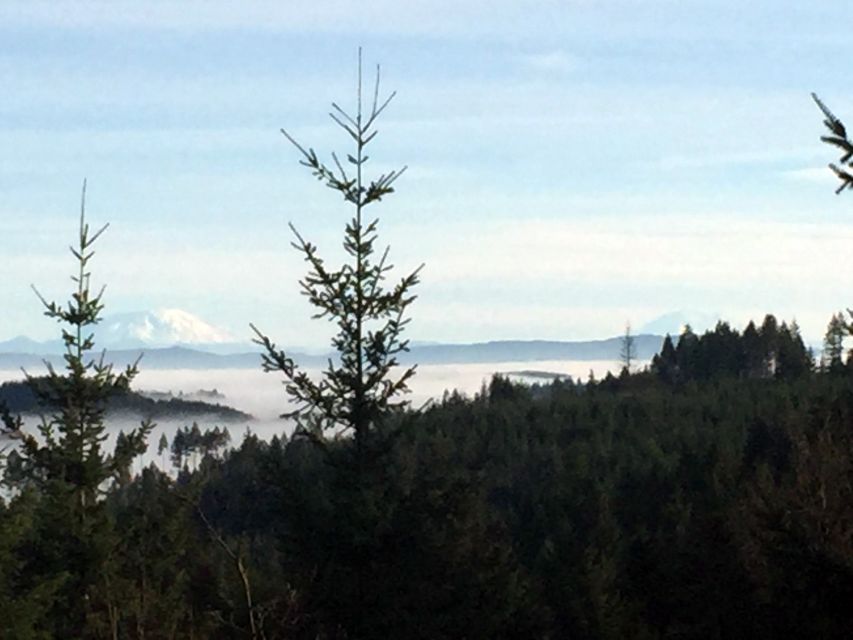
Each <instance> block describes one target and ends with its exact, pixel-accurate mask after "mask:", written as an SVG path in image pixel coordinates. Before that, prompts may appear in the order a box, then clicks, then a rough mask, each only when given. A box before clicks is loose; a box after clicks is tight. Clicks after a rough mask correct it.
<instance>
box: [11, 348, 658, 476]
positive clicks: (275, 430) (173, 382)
mask: <svg viewBox="0 0 853 640" xmlns="http://www.w3.org/2000/svg"><path fill="white" fill-rule="evenodd" d="M641 364H642V363H641ZM617 368H618V367H617V365H616V363H614V362H613V361H611V360H593V361H577V360H554V361H536V362H504V363H489V364H451V365H423V366H420V367H418V371H417V374H416V375H415V377H414V378H413V379H412V382H411V385H410V386H411V389H412V393H411V394H409V396H408V399H409V400H410V401H411V403H412V406H413V407H415V408H417V407H420V406H422V405H423V404H424V403H425V402H427V401H428V400H429V399H431V398H435V399H440V398H441V396H442V395H443V394H444V392H445V391H452V390H454V389H456V390H458V391H460V392H461V393H464V394H466V395H469V396H470V395H473V394H475V393H476V392H477V391H479V390H480V388H481V387H482V385H483V383H484V382H488V380H489V379H490V378H491V376H492V375H493V374H495V373H503V374H508V375H511V376H512V377H513V378H514V379H524V380H526V381H529V382H531V383H533V382H545V383H547V382H548V377H547V376H545V375H542V376H539V375H537V372H542V373H543V374H560V375H565V376H571V377H572V378H574V379H576V380H586V379H587V378H588V377H589V373H590V371H592V372H593V373H594V374H595V376H596V377H597V378H601V377H603V376H605V375H606V374H607V372H608V371H614V372H615V371H616V370H617ZM519 372H524V375H523V376H517V375H516V374H518V373H519ZM531 372H532V373H533V375H531ZM30 373H31V374H32V375H39V374H41V373H42V371H30ZM311 373H318V372H317V371H312V372H311ZM19 379H21V372H20V371H0V383H2V382H6V381H8V380H19ZM282 380H283V378H282V376H281V375H275V374H272V373H264V372H263V371H261V370H260V369H258V370H257V371H253V370H245V369H160V370H157V369H150V370H145V369H143V370H142V371H141V372H140V373H139V376H138V377H137V378H136V380H135V381H134V384H133V388H134V389H135V390H137V391H141V392H143V393H144V392H172V393H173V394H175V395H177V394H178V393H179V392H182V393H184V394H192V393H194V392H197V391H198V390H199V389H209V390H212V389H216V390H217V391H218V392H219V393H220V394H222V395H223V396H224V398H217V400H216V401H217V402H219V403H221V404H225V405H228V406H230V407H234V408H235V409H240V410H242V411H245V412H247V413H249V414H251V415H252V416H254V420H252V421H250V422H247V423H245V424H242V423H239V424H238V423H231V424H228V425H223V424H222V423H221V422H219V423H217V422H216V421H215V420H214V419H212V418H211V417H210V416H207V417H205V416H197V417H196V418H194V420H195V421H196V422H198V424H199V427H200V428H201V429H202V430H204V429H206V428H212V427H214V426H215V425H219V426H227V427H228V430H229V432H230V433H231V437H232V444H239V442H240V440H241V439H242V437H243V434H244V433H245V431H246V429H251V431H252V432H253V433H256V434H257V435H258V436H260V437H262V438H264V439H269V438H271V437H272V436H273V435H276V434H281V433H282V432H284V433H289V432H290V431H291V430H292V424H290V423H288V421H285V420H282V419H281V418H279V417H278V416H279V415H280V414H282V413H284V412H285V411H287V409H288V405H287V396H286V393H285V390H284V385H283V384H282ZM191 422H192V420H189V421H188V420H186V419H180V420H165V421H164V420H161V421H158V424H157V426H156V428H155V429H154V432H153V433H152V435H151V438H150V440H149V444H150V450H149V453H148V455H147V456H146V457H145V458H146V459H145V462H146V463H147V462H148V461H150V460H157V461H158V462H159V461H160V459H161V458H160V456H158V455H157V451H156V450H157V443H158V441H159V440H160V436H161V435H162V434H164V433H165V434H166V437H167V438H168V439H169V441H170V442H171V440H172V437H173V436H174V433H175V431H177V430H178V429H179V428H181V427H183V426H186V425H187V424H188V423H190V424H191ZM37 424H38V418H36V417H34V416H26V417H25V425H26V428H27V429H30V428H32V429H34V428H35V426H36V425H37ZM137 424H138V421H137V420H134V419H129V418H128V419H119V418H115V417H112V418H110V420H109V431H110V434H111V439H113V438H114V437H115V435H116V434H117V433H118V432H119V431H120V430H125V431H127V430H129V429H132V428H133V427H134V426H136V425H137Z"/></svg>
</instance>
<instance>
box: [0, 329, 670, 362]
mask: <svg viewBox="0 0 853 640" xmlns="http://www.w3.org/2000/svg"><path fill="white" fill-rule="evenodd" d="M662 343H663V336H656V335H637V336H634V347H635V350H636V358H637V359H638V360H648V359H650V358H651V357H652V356H654V355H655V354H656V353H658V352H659V351H660V348H661V345H662ZM16 344H17V343H16ZM621 346H622V338H621V337H618V338H608V339H606V340H588V341H554V340H500V341H492V342H482V343H474V344H420V345H417V346H413V347H412V348H411V351H409V352H408V353H403V354H401V356H400V362H401V363H402V364H415V363H418V364H485V363H497V362H535V361H544V360H579V361H591V360H612V361H614V362H616V361H618V360H619V352H620V349H621ZM59 353H60V352H59V351H56V352H54V353H52V354H49V355H40V354H33V353H22V352H5V353H4V343H0V369H19V368H20V367H24V368H27V369H36V368H39V367H41V366H42V364H43V360H47V361H48V362H50V363H51V364H53V365H54V366H56V367H61V366H62V365H63V360H62V356H61V355H59ZM288 355H289V356H291V357H292V358H293V359H294V360H295V361H296V362H298V363H299V364H301V365H302V366H305V367H321V366H323V365H325V364H326V362H327V361H328V359H329V358H330V357H332V358H334V354H331V353H330V354H327V355H308V354H304V353H300V352H298V351H292V352H288ZM140 356H142V362H141V365H140V366H142V367H143V368H147V369H258V368H260V363H261V358H260V354H259V353H257V352H248V351H246V352H243V353H231V354H218V353H211V352H209V351H206V350H201V349H191V348H187V347H169V348H165V349H156V348H149V349H118V350H109V349H108V350H107V352H106V360H107V361H108V362H112V363H113V364H114V365H115V366H119V367H123V366H126V365H128V364H131V363H133V362H135V361H136V359H137V358H139V357H140Z"/></svg>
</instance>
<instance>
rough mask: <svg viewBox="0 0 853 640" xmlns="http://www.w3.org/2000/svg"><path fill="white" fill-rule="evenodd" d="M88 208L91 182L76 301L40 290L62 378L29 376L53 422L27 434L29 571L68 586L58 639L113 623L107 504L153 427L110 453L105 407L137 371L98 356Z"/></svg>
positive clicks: (58, 610) (60, 602) (98, 303)
mask: <svg viewBox="0 0 853 640" xmlns="http://www.w3.org/2000/svg"><path fill="white" fill-rule="evenodd" d="M85 203H86V184H85V182H84V183H83V194H82V199H81V206H80V226H79V235H78V239H77V240H78V241H77V244H76V246H72V247H71V248H70V249H71V253H72V255H73V256H74V258H75V261H76V267H77V268H76V272H75V274H74V275H72V280H73V281H74V282H75V284H76V287H75V290H74V291H73V292H72V294H71V299H70V300H69V301H68V302H67V304H66V305H65V306H63V305H62V304H59V303H56V302H48V301H47V300H46V299H45V298H44V297H43V296H42V295H41V294H40V293H39V292H38V290H36V289H35V287H33V289H34V290H35V292H36V295H37V296H38V297H39V299H40V300H41V301H42V303H43V304H44V307H45V312H44V313H45V315H46V316H47V317H49V318H52V319H54V320H56V321H57V322H59V323H61V324H63V325H65V326H64V327H63V328H62V340H63V342H64V343H65V354H64V360H65V371H62V372H60V371H57V370H56V369H55V368H54V367H53V366H52V365H51V364H50V363H46V366H47V369H48V373H47V376H45V377H42V378H34V377H31V376H27V379H28V381H29V383H30V385H31V387H32V388H33V391H34V392H35V394H36V395H37V397H38V398H39V400H40V402H41V404H42V406H43V407H44V408H45V409H46V410H48V411H50V412H52V413H50V415H48V416H45V417H42V421H41V424H40V425H39V427H38V431H39V436H40V437H39V438H36V437H34V436H33V435H32V434H25V435H24V437H23V440H22V447H21V455H22V459H23V460H22V463H23V468H24V469H25V472H26V473H27V474H28V475H29V479H30V480H31V481H32V483H33V484H34V486H36V487H38V488H39V489H40V494H41V500H40V504H39V509H40V513H39V527H40V530H39V533H38V536H37V538H36V543H35V548H34V549H33V557H32V561H33V563H32V566H30V567H28V570H29V571H32V572H36V573H37V574H42V575H45V579H48V578H53V577H55V576H58V575H62V576H64V577H65V580H64V584H63V589H62V591H61V593H60V596H59V597H58V598H57V601H56V603H55V611H54V612H53V622H54V624H55V626H54V627H53V633H54V635H55V636H56V637H83V636H84V635H85V634H84V632H83V630H84V628H87V625H89V624H90V623H91V621H92V620H94V619H98V618H101V619H103V620H104V624H105V625H107V626H109V627H112V626H113V625H114V624H115V623H116V617H117V613H116V611H115V606H114V605H113V604H111V602H110V596H109V591H110V588H109V584H108V582H109V569H108V565H109V556H110V554H111V549H112V547H113V545H114V542H115V541H114V540H113V539H111V537H110V531H109V529H110V527H109V522H108V519H107V516H106V512H105V509H104V502H103V499H102V498H103V496H104V493H105V490H106V489H107V488H108V487H109V484H110V483H111V482H113V481H115V480H118V479H119V477H120V476H121V475H122V473H123V472H124V470H126V469H128V468H129V466H130V464H131V461H132V460H133V458H134V457H136V456H137V455H139V454H141V453H143V452H144V451H145V447H146V438H147V435H148V433H149V432H150V430H151V428H152V426H153V425H152V424H151V423H149V422H143V423H142V424H141V426H140V427H139V428H137V429H134V430H132V431H131V432H129V433H127V434H125V435H124V437H123V438H122V439H121V441H120V442H117V443H116V446H115V449H114V451H113V452H112V453H108V452H107V451H105V449H104V442H105V440H106V439H107V433H106V424H105V412H106V408H107V402H108V401H109V399H110V398H111V397H113V396H114V395H116V394H122V393H125V392H127V391H128V389H129V387H130V383H131V381H132V380H133V378H134V377H135V376H136V374H137V368H136V364H134V365H131V366H129V367H127V368H126V369H125V370H124V371H122V372H120V373H116V372H115V371H114V370H113V367H112V365H110V364H107V363H105V362H104V355H103V354H101V356H100V357H98V358H96V357H94V356H93V355H92V353H91V352H92V350H93V349H94V344H95V343H94V334H93V333H92V330H93V328H94V326H95V325H96V324H97V323H98V322H99V321H100V314H101V310H102V309H103V306H104V305H103V302H102V296H103V293H104V289H103V288H101V290H100V291H99V292H98V293H97V294H93V292H92V288H91V283H90V277H91V273H90V271H89V261H90V260H91V259H92V257H93V255H94V251H93V248H92V247H93V245H94V243H95V241H97V239H98V238H99V237H100V236H101V234H102V233H103V232H104V231H105V230H106V229H107V226H108V225H104V226H103V227H101V228H100V229H99V230H98V231H96V232H94V233H92V232H90V229H89V225H88V224H87V223H86V219H85ZM46 615H47V613H46Z"/></svg>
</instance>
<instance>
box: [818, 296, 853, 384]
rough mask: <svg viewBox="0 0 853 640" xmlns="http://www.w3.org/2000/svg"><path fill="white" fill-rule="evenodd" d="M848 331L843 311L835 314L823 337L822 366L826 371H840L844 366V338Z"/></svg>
mask: <svg viewBox="0 0 853 640" xmlns="http://www.w3.org/2000/svg"><path fill="white" fill-rule="evenodd" d="M847 332H848V329H847V325H846V323H845V322H844V316H843V315H842V313H841V312H840V311H839V312H838V313H835V314H833V315H832V318H830V320H829V324H828V325H827V327H826V334H825V335H824V337H823V352H822V353H821V356H820V366H821V369H823V370H824V371H830V372H838V371H840V370H842V369H843V368H844V361H843V357H844V338H845V336H846V335H847Z"/></svg>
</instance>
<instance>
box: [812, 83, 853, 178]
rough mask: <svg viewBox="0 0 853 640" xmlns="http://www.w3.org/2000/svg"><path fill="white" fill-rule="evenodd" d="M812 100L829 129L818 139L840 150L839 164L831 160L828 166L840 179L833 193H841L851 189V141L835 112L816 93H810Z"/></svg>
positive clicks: (852, 147)
mask: <svg viewBox="0 0 853 640" xmlns="http://www.w3.org/2000/svg"><path fill="white" fill-rule="evenodd" d="M812 100H814V101H815V103H816V104H817V106H818V108H820V110H821V111H822V112H823V115H824V120H823V124H824V125H825V126H826V128H827V129H829V133H830V135H827V136H821V137H820V139H821V140H822V141H823V142H825V143H826V144H829V145H832V146H834V147H837V148H838V149H839V150H840V152H841V157H840V158H839V160H838V162H839V164H840V165H841V166H838V165H836V164H834V163H832V162H830V163H829V168H830V169H831V170H832V172H833V173H834V174H835V175H836V176H837V177H838V179H839V180H840V181H841V184H840V185H839V186H838V188H837V189H836V190H835V193H841V192H842V191H844V189H853V173H851V172H850V171H849V168H850V167H853V142H851V140H850V138H849V137H848V136H847V129H846V128H845V127H844V124H842V122H841V120H839V119H838V118H836V117H835V114H833V113H832V111H830V110H829V108H828V107H827V106H826V105H825V104H824V103H823V102H822V101H821V99H820V98H818V97H817V94H815V93H812Z"/></svg>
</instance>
